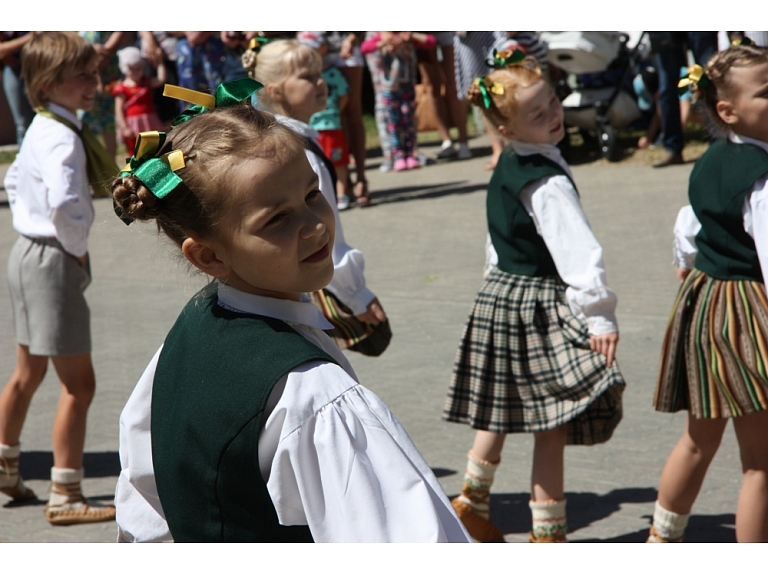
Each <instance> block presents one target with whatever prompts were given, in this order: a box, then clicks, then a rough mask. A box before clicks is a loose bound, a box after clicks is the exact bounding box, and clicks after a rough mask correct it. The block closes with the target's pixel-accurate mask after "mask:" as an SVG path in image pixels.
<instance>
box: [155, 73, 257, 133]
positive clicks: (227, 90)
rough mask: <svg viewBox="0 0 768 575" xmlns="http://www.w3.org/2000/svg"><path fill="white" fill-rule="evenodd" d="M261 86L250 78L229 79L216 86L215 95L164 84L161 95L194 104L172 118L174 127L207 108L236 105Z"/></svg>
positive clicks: (205, 110)
mask: <svg viewBox="0 0 768 575" xmlns="http://www.w3.org/2000/svg"><path fill="white" fill-rule="evenodd" d="M263 87H264V85H263V84H261V83H259V82H257V81H256V80H254V79H252V78H238V79H237V80H230V81H228V82H222V83H221V84H219V86H218V87H217V88H216V95H214V96H212V95H211V94H206V93H205V92H198V91H197V90H190V89H189V88H182V87H181V86H174V85H172V84H166V85H165V89H164V90H163V96H168V97H169V98H175V99H177V100H184V101H185V102H190V103H192V104H194V105H193V106H192V107H190V108H188V109H187V110H185V111H183V112H182V113H181V114H179V115H178V116H176V117H175V118H174V120H173V122H171V126H173V127H176V126H178V125H179V124H182V123H184V122H186V121H187V120H189V119H191V118H194V117H195V116H199V115H200V114H203V113H205V112H207V111H208V110H213V109H214V108H228V107H230V106H237V105H239V104H241V103H242V102H244V101H245V100H247V99H248V98H250V97H251V96H252V95H253V94H254V93H255V92H257V91H258V90H261V89H262V88H263Z"/></svg>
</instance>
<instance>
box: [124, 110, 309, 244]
mask: <svg viewBox="0 0 768 575" xmlns="http://www.w3.org/2000/svg"><path fill="white" fill-rule="evenodd" d="M303 148H304V146H303V142H302V141H301V139H300V138H299V136H297V135H296V134H295V133H294V132H292V131H291V130H290V129H288V128H286V127H285V126H283V125H281V124H279V123H278V122H277V121H276V120H275V118H274V116H272V115H271V114H269V113H267V112H261V111H259V110H256V109H255V108H253V107H252V106H250V105H247V104H242V105H240V106H236V107H231V108H223V109H217V110H211V111H209V112H205V113H204V114H201V115H199V116H196V117H194V118H192V119H190V120H188V121H186V122H184V123H183V124H181V125H179V126H178V127H176V128H174V129H173V130H172V131H171V132H169V133H168V136H167V138H166V141H165V144H164V145H163V147H162V148H161V149H160V150H158V152H157V154H156V155H157V156H158V157H159V156H161V155H162V154H164V153H166V152H170V151H171V150H181V152H182V153H183V154H184V163H185V166H184V167H183V168H181V169H179V170H178V171H177V172H176V174H177V175H178V176H180V177H181V178H182V182H181V183H180V184H178V186H177V187H176V188H175V189H174V190H173V191H172V192H171V193H169V194H168V195H167V196H165V197H164V198H162V199H158V198H157V197H156V196H155V195H154V194H153V193H152V192H151V191H150V190H149V189H147V187H146V186H145V185H144V184H143V183H142V182H141V180H139V179H138V178H137V177H135V176H134V175H128V176H120V177H118V178H116V179H115V181H114V182H113V183H112V197H113V198H114V200H115V203H116V204H117V205H118V207H119V208H120V209H121V210H122V211H123V214H124V215H126V216H129V217H131V218H134V219H136V220H142V221H146V220H153V219H154V220H156V221H157V225H158V229H159V230H162V231H163V232H164V233H165V234H166V235H167V236H168V237H169V238H171V239H172V240H173V241H174V242H175V243H176V244H177V245H178V246H179V247H181V245H182V244H183V243H184V240H185V239H187V238H188V237H195V238H206V237H210V236H211V235H212V234H213V233H215V232H217V231H221V227H220V226H218V224H219V223H220V222H221V220H222V218H223V216H224V215H225V213H226V211H227V209H228V208H229V209H231V206H232V203H233V202H236V201H237V199H238V198H240V197H243V195H244V194H245V193H246V191H245V190H238V189H233V185H236V183H237V182H239V181H241V179H239V178H238V177H237V170H238V169H239V168H240V166H241V165H242V162H243V161H246V160H252V159H254V158H272V157H275V156H276V155H281V154H282V153H283V152H284V151H285V150H289V151H292V152H297V153H298V152H301V151H302V150H303ZM248 191H249V192H251V191H252V190H248Z"/></svg>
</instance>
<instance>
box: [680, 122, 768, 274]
mask: <svg viewBox="0 0 768 575" xmlns="http://www.w3.org/2000/svg"><path fill="white" fill-rule="evenodd" d="M729 139H730V140H731V142H734V143H736V144H753V145H755V146H759V147H760V148H762V149H763V150H765V151H766V152H768V143H766V142H761V141H760V140H755V139H752V138H747V137H746V136H739V135H737V134H734V133H731V134H730V136H729ZM741 213H742V216H743V217H744V231H745V232H747V233H748V234H749V235H750V236H751V237H752V239H753V240H755V248H756V249H757V258H758V260H759V261H760V269H761V270H762V272H763V277H768V174H767V175H765V176H763V177H762V178H760V179H759V180H757V181H756V182H755V183H754V185H753V186H752V190H751V191H750V192H748V193H747V195H746V196H745V197H744V203H743V204H742V207H741ZM699 230H701V223H699V220H698V218H697V217H696V214H694V212H693V208H692V207H691V206H690V205H688V206H684V207H682V208H680V211H679V212H678V214H677V219H676V220H675V227H674V230H673V231H674V235H675V239H674V243H673V245H672V253H673V257H674V261H673V263H674V264H675V265H676V266H677V267H679V268H683V269H687V270H689V269H693V267H694V262H695V260H696V254H697V253H698V252H699V250H698V248H697V247H696V234H698V233H699Z"/></svg>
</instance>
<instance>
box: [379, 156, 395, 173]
mask: <svg viewBox="0 0 768 575" xmlns="http://www.w3.org/2000/svg"><path fill="white" fill-rule="evenodd" d="M392 166H393V162H392V158H384V159H383V160H382V162H381V165H380V166H379V171H380V172H391V171H392Z"/></svg>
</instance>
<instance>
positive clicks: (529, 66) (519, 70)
mask: <svg viewBox="0 0 768 575" xmlns="http://www.w3.org/2000/svg"><path fill="white" fill-rule="evenodd" d="M486 78H487V79H488V80H490V81H491V82H493V83H494V84H500V85H501V86H502V87H503V88H504V93H503V94H494V93H489V96H490V98H491V106H490V107H489V108H486V107H485V104H484V102H483V93H482V92H481V90H480V86H478V85H477V84H475V83H472V84H470V86H469V88H468V89H467V100H469V101H470V102H471V103H472V104H474V105H475V106H477V107H478V108H480V110H482V112H483V114H484V115H485V117H486V118H488V120H489V121H490V122H491V125H493V126H506V125H508V124H509V123H510V121H512V120H514V118H515V117H516V115H517V92H518V91H519V90H520V88H525V87H527V86H530V85H531V84H535V83H536V82H538V81H539V80H541V78H542V74H541V67H540V66H539V63H538V61H537V60H536V58H534V57H533V56H526V57H525V59H524V60H523V61H522V62H520V63H519V64H515V65H511V66H507V67H505V68H500V69H498V70H494V71H493V72H491V73H490V74H488V75H487V76H486Z"/></svg>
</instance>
